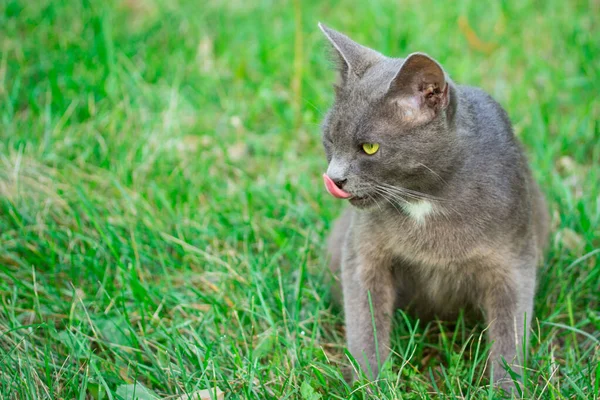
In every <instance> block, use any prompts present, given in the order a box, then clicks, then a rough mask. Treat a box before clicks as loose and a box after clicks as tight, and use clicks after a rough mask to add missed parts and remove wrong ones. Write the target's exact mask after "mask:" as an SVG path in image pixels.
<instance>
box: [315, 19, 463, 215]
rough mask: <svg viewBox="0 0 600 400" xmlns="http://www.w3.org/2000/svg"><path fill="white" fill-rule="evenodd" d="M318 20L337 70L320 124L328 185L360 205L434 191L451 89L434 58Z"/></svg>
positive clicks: (446, 150)
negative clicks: (382, 45)
mask: <svg viewBox="0 0 600 400" xmlns="http://www.w3.org/2000/svg"><path fill="white" fill-rule="evenodd" d="M319 27H320V28H321V30H322V31H323V33H324V34H325V36H326V37H327V39H328V40H329V41H330V42H331V44H332V45H333V52H334V54H335V56H334V57H335V59H336V63H337V70H338V80H337V82H336V84H335V86H334V87H335V103H334V104H333V106H332V107H331V109H330V110H329V112H328V113H327V116H326V117H325V119H324V121H323V125H322V127H323V145H324V147H325V152H326V155H327V161H328V163H329V166H328V168H327V173H326V174H325V175H324V179H325V183H326V186H327V188H328V190H329V192H330V193H331V194H333V195H334V196H336V197H340V198H349V199H350V202H351V203H352V204H353V205H355V206H357V207H361V208H366V207H369V206H373V205H375V204H377V203H380V204H381V203H385V199H384V197H386V196H387V197H388V198H389V197H390V196H392V193H400V191H401V189H404V190H405V191H404V193H408V192H407V191H406V190H408V191H413V192H416V191H418V192H423V193H429V194H431V193H433V192H435V190H436V188H438V187H439V186H440V185H441V184H442V182H443V181H444V176H445V175H447V174H448V173H449V172H450V171H451V169H452V161H453V154H454V152H453V147H454V146H453V142H454V141H455V133H454V129H453V128H452V127H453V123H452V122H453V110H454V103H455V102H456V99H455V97H456V95H455V90H456V89H455V88H454V86H453V85H452V84H451V82H450V81H449V79H448V77H447V76H446V74H445V72H444V70H443V69H442V67H441V66H440V64H439V63H438V62H437V61H435V60H434V59H432V58H431V57H429V56H427V55H425V54H422V53H413V54H411V55H409V56H408V57H406V58H404V59H399V58H388V57H385V56H383V55H381V54H380V53H378V52H376V51H374V50H371V49H369V48H367V47H364V46H362V45H360V44H358V43H355V42H354V41H352V40H351V39H350V38H348V37H346V36H345V35H342V34H341V33H339V32H336V31H334V30H332V29H329V28H327V27H325V26H323V25H321V24H319ZM396 189H398V190H396ZM386 194H387V195H386ZM404 197H405V198H411V196H409V195H406V196H404ZM379 199H381V200H382V201H379ZM376 200H377V201H376Z"/></svg>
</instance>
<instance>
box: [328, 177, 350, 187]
mask: <svg viewBox="0 0 600 400" xmlns="http://www.w3.org/2000/svg"><path fill="white" fill-rule="evenodd" d="M331 180H332V181H333V183H335V186H337V187H339V188H340V189H343V188H344V184H345V183H346V182H348V179H331Z"/></svg>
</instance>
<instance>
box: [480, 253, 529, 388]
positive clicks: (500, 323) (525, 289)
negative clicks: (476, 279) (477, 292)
mask: <svg viewBox="0 0 600 400" xmlns="http://www.w3.org/2000/svg"><path fill="white" fill-rule="evenodd" d="M501 271H502V270H501ZM487 281H488V282H486V290H485V292H484V304H483V305H484V309H485V313H486V318H487V322H488V326H489V327H488V337H489V339H490V341H491V342H492V351H491V362H492V366H493V379H494V382H495V384H496V385H498V386H500V387H502V388H503V389H504V390H507V391H509V392H510V391H512V390H513V389H514V384H513V381H512V379H511V377H510V376H509V374H508V372H507V370H506V368H505V362H506V363H507V364H508V365H509V366H510V367H511V369H512V370H513V371H514V372H516V373H518V374H521V373H522V369H523V367H524V365H523V363H524V357H523V349H524V348H526V347H527V343H526V342H525V343H523V341H524V340H527V337H525V338H524V334H525V333H528V332H529V327H530V321H531V314H532V312H533V294H534V290H535V265H529V266H528V267H527V268H522V269H517V270H513V271H510V272H508V271H507V272H500V273H498V274H496V275H495V276H494V278H489V279H487Z"/></svg>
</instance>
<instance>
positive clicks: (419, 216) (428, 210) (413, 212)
mask: <svg viewBox="0 0 600 400" xmlns="http://www.w3.org/2000/svg"><path fill="white" fill-rule="evenodd" d="M402 208H403V209H404V211H405V212H406V213H407V214H408V215H409V216H410V217H411V218H412V219H414V220H415V221H416V222H418V223H423V222H425V217H427V216H428V215H430V214H432V213H433V212H434V210H433V205H432V204H431V202H430V201H427V200H419V201H417V202H414V203H404V204H402Z"/></svg>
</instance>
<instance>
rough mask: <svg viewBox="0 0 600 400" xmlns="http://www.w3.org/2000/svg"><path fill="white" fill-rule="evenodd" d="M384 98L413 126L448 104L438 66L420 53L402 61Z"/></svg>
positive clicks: (446, 93)
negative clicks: (386, 97)
mask: <svg viewBox="0 0 600 400" xmlns="http://www.w3.org/2000/svg"><path fill="white" fill-rule="evenodd" d="M387 95H388V97H389V98H390V99H391V100H392V102H394V103H395V104H396V105H397V106H398V107H399V109H400V111H401V112H402V114H403V117H404V118H405V119H406V120H408V121H410V122H414V123H425V122H428V121H430V120H432V119H433V118H434V117H435V116H436V115H437V114H438V113H439V112H440V111H443V110H445V109H446V108H447V107H448V104H449V103H450V93H449V85H448V82H447V79H446V74H445V72H444V70H443V69H442V66H441V65H440V64H439V63H438V62H437V61H435V60H434V59H433V58H431V57H429V56H428V55H426V54H423V53H413V54H411V55H409V56H408V57H406V59H405V60H404V63H403V64H402V66H401V67H400V70H399V71H398V73H397V74H396V76H395V77H394V79H392V81H391V82H390V86H389V88H388V94H387Z"/></svg>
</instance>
